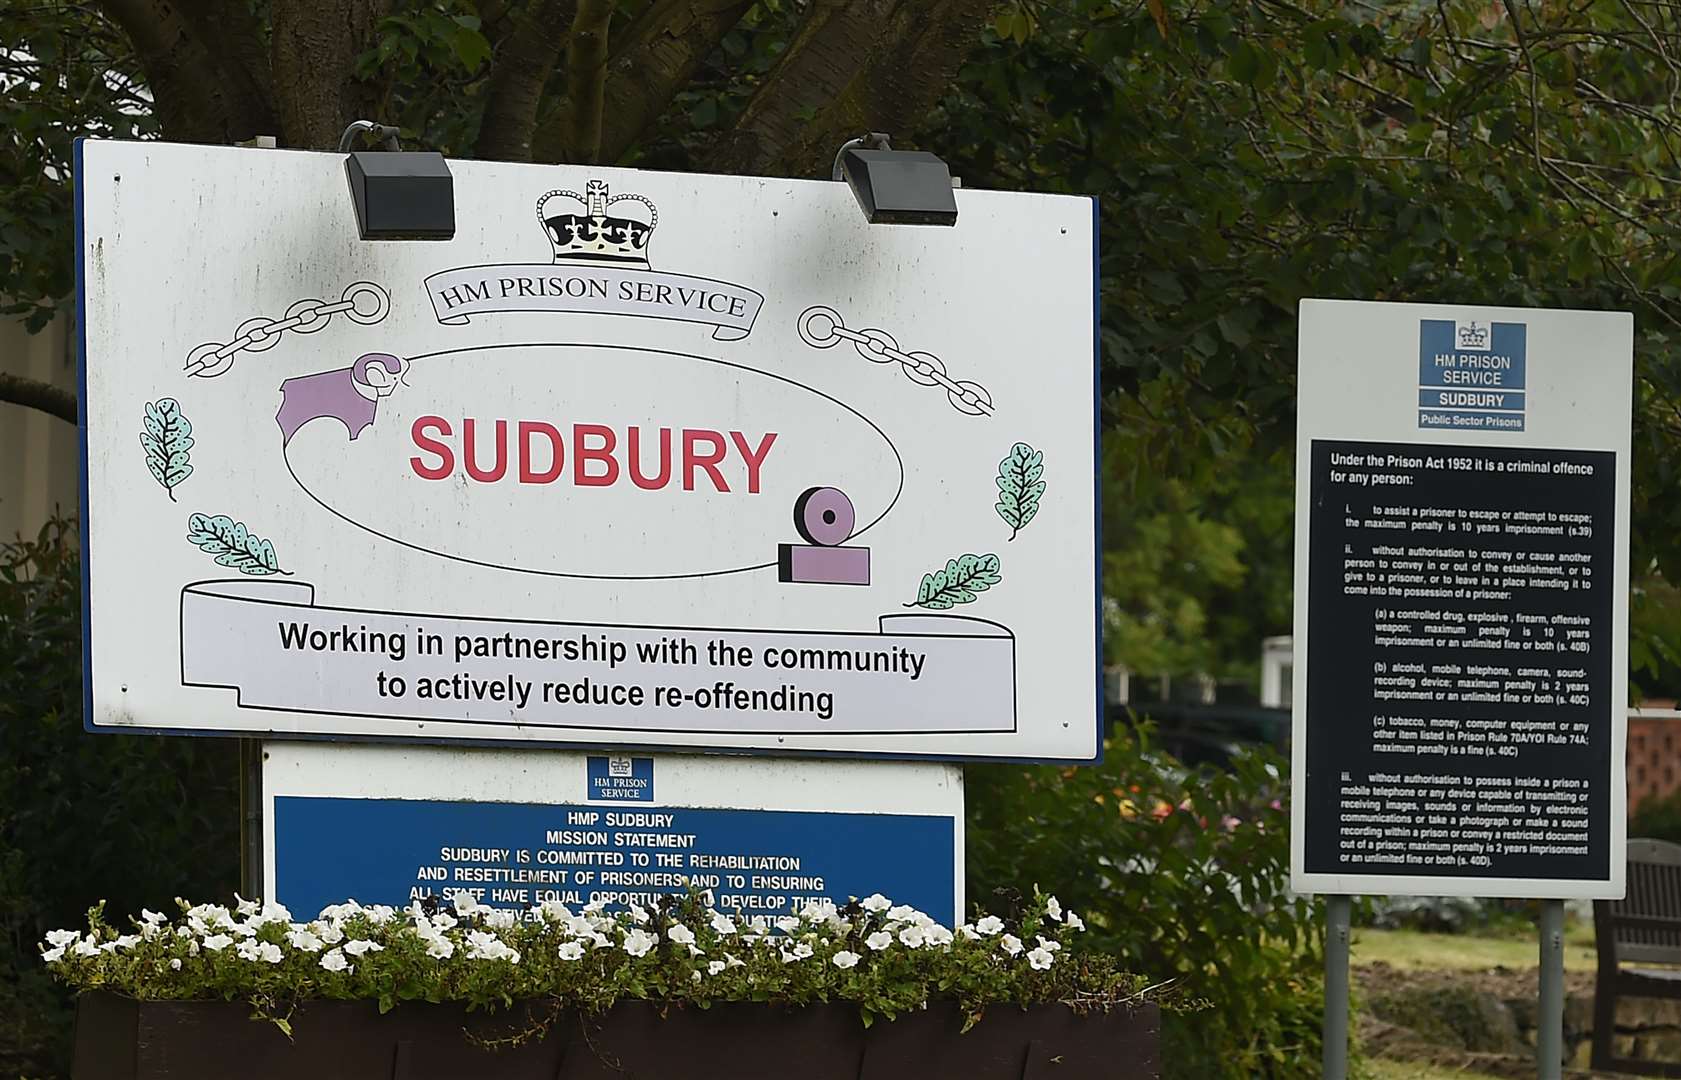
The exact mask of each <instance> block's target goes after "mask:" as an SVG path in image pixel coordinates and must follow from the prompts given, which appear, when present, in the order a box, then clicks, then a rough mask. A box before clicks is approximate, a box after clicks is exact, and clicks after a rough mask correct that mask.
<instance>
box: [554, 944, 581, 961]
mask: <svg viewBox="0 0 1681 1080" xmlns="http://www.w3.org/2000/svg"><path fill="white" fill-rule="evenodd" d="M582 955H584V947H583V945H581V944H579V943H578V942H576V941H563V942H561V945H560V958H561V959H562V960H576V959H578V958H579V957H580V956H582Z"/></svg>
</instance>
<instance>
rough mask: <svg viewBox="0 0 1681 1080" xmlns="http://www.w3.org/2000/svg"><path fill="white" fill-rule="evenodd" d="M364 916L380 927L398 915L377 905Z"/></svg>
mask: <svg viewBox="0 0 1681 1080" xmlns="http://www.w3.org/2000/svg"><path fill="white" fill-rule="evenodd" d="M281 910H282V911H284V910H285V909H284V908H282V909H281ZM362 914H363V915H366V916H367V917H368V921H369V922H371V923H373V924H374V925H375V926H379V925H381V924H383V923H388V922H390V921H391V920H392V919H393V918H395V917H396V915H397V909H396V908H394V907H389V906H387V905H385V904H375V905H373V906H372V907H369V908H364V909H363V911H362Z"/></svg>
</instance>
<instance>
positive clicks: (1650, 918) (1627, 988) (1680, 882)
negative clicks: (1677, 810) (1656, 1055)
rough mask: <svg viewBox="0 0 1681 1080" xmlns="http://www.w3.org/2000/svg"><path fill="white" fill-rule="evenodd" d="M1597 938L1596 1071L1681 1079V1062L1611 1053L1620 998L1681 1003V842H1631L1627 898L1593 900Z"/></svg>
mask: <svg viewBox="0 0 1681 1080" xmlns="http://www.w3.org/2000/svg"><path fill="white" fill-rule="evenodd" d="M1593 937H1594V946H1595V948H1596V950H1597V951H1598V953H1599V974H1598V977H1597V978H1596V979H1595V980H1594V988H1593V1060H1592V1065H1593V1068H1595V1069H1605V1070H1609V1071H1615V1072H1624V1073H1636V1074H1639V1075H1641V1076H1671V1077H1681V1062H1662V1061H1640V1060H1636V1059H1634V1058H1620V1057H1617V1056H1616V1055H1615V1053H1614V1052H1613V1048H1614V1045H1615V1041H1616V1017H1617V999H1618V998H1623V997H1644V998H1681V844H1671V843H1669V842H1668V841H1666V840H1630V841H1629V842H1628V892H1627V894H1626V897H1625V899H1622V900H1595V901H1594V904H1593ZM1625 964H1628V965H1638V966H1629V967H1625V966H1624V965H1625Z"/></svg>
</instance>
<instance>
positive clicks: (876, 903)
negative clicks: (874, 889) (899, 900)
mask: <svg viewBox="0 0 1681 1080" xmlns="http://www.w3.org/2000/svg"><path fill="white" fill-rule="evenodd" d="M860 906H861V907H863V909H864V910H865V911H868V912H870V913H872V914H874V913H875V912H878V911H886V910H887V909H888V908H890V907H892V906H893V901H891V900H889V899H888V898H887V897H885V896H883V895H881V894H880V893H871V894H870V895H869V896H866V897H864V899H863V900H862V901H860Z"/></svg>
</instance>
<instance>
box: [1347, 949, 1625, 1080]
mask: <svg viewBox="0 0 1681 1080" xmlns="http://www.w3.org/2000/svg"><path fill="white" fill-rule="evenodd" d="M1539 948H1540V946H1539V944H1538V943H1537V940H1536V938H1534V937H1522V936H1516V935H1513V936H1504V935H1502V936H1497V937H1479V936H1474V935H1471V934H1425V933H1420V932H1419V931H1417V930H1356V931H1354V942H1353V944H1352V946H1351V947H1350V949H1349V954H1350V957H1349V958H1350V961H1351V962H1352V963H1354V964H1370V963H1375V962H1377V961H1380V960H1381V961H1383V962H1384V963H1387V964H1391V965H1393V966H1394V967H1397V968H1400V969H1402V970H1405V971H1417V970H1420V969H1429V970H1435V971H1452V970H1469V971H1476V970H1484V969H1487V968H1492V967H1496V966H1503V967H1508V968H1519V969H1522V968H1533V967H1535V966H1536V964H1537V962H1538V957H1537V953H1538V951H1539ZM1594 964H1595V958H1594V951H1593V924H1592V923H1582V924H1573V925H1571V926H1568V927H1567V928H1566V929H1565V934H1564V967H1565V970H1567V971H1592V970H1593V969H1594ZM1407 1075H1409V1076H1410V1075H1412V1074H1410V1073H1409V1074H1407ZM1418 1075H1420V1076H1425V1075H1434V1074H1425V1073H1420V1074H1418ZM1383 1080H1388V1078H1387V1077H1384V1078H1383Z"/></svg>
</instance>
